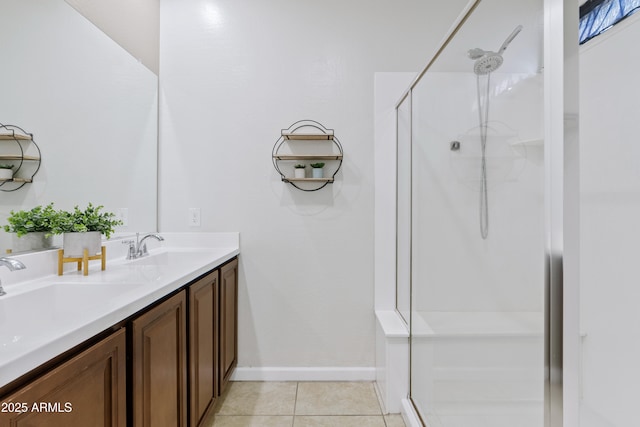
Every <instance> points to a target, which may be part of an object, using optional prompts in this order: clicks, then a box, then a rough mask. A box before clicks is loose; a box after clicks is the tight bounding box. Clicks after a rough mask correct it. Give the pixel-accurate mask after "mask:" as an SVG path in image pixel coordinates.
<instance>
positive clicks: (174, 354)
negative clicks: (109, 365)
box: [132, 291, 187, 427]
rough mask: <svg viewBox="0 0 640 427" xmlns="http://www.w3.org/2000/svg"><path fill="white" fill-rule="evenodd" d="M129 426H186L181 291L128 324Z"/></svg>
mask: <svg viewBox="0 0 640 427" xmlns="http://www.w3.org/2000/svg"><path fill="white" fill-rule="evenodd" d="M132 331H133V355H132V359H133V360H132V368H133V425H134V426H136V427H142V426H145V427H149V426H153V427H163V426H171V427H176V426H186V425H187V360H186V350H187V349H186V332H187V331H186V296H185V291H181V292H180V293H178V294H176V295H174V296H173V297H171V298H169V299H168V300H166V301H164V302H162V303H161V304H159V305H157V306H156V307H154V308H152V309H150V310H149V311H147V312H146V313H144V314H142V315H141V316H140V317H138V318H136V319H135V320H133V322H132Z"/></svg>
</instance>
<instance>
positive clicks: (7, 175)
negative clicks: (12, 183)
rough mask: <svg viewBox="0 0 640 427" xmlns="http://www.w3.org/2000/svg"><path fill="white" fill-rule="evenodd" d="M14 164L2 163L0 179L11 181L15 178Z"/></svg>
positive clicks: (0, 165)
mask: <svg viewBox="0 0 640 427" xmlns="http://www.w3.org/2000/svg"><path fill="white" fill-rule="evenodd" d="M13 166H14V165H10V164H6V163H3V164H0V180H1V181H9V180H11V179H13Z"/></svg>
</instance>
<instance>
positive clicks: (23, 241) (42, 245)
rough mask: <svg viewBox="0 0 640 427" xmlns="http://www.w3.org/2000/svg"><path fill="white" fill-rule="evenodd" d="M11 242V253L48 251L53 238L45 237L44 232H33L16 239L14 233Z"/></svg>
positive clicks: (16, 236)
mask: <svg viewBox="0 0 640 427" xmlns="http://www.w3.org/2000/svg"><path fill="white" fill-rule="evenodd" d="M11 240H12V244H11V250H12V251H13V252H25V251H33V250H37V249H48V248H50V247H51V246H52V245H53V236H49V237H45V232H44V231H34V232H32V233H27V234H25V235H24V236H21V237H18V235H17V234H16V233H13V234H12V236H11Z"/></svg>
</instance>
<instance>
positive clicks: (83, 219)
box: [51, 203, 122, 258]
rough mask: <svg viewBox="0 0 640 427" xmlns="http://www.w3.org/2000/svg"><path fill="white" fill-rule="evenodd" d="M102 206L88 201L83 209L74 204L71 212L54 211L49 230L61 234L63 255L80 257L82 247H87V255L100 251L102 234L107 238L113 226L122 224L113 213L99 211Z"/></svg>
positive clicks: (112, 230) (113, 229)
mask: <svg viewBox="0 0 640 427" xmlns="http://www.w3.org/2000/svg"><path fill="white" fill-rule="evenodd" d="M103 207H104V206H102V205H100V206H93V204H91V203H89V205H87V207H86V209H84V210H81V209H80V208H78V206H75V207H74V208H73V212H68V211H62V210H61V211H58V212H57V213H56V216H55V219H54V221H53V223H52V225H51V232H52V233H53V234H62V239H63V240H62V242H63V243H62V244H63V249H64V256H65V257H73V258H79V257H82V256H83V251H84V249H88V251H89V256H93V255H96V254H97V253H99V252H100V251H101V242H102V235H103V234H104V236H105V237H106V238H107V239H108V238H109V237H111V233H113V232H114V231H115V227H116V226H118V225H122V221H120V220H118V219H115V216H116V215H115V214H114V213H112V212H100V210H101V209H102V208H103Z"/></svg>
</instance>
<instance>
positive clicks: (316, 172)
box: [310, 162, 324, 178]
mask: <svg viewBox="0 0 640 427" xmlns="http://www.w3.org/2000/svg"><path fill="white" fill-rule="evenodd" d="M310 166H311V167H312V168H313V169H311V176H312V177H313V178H323V177H324V170H323V169H322V168H324V163H322V162H320V163H311V165H310Z"/></svg>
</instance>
